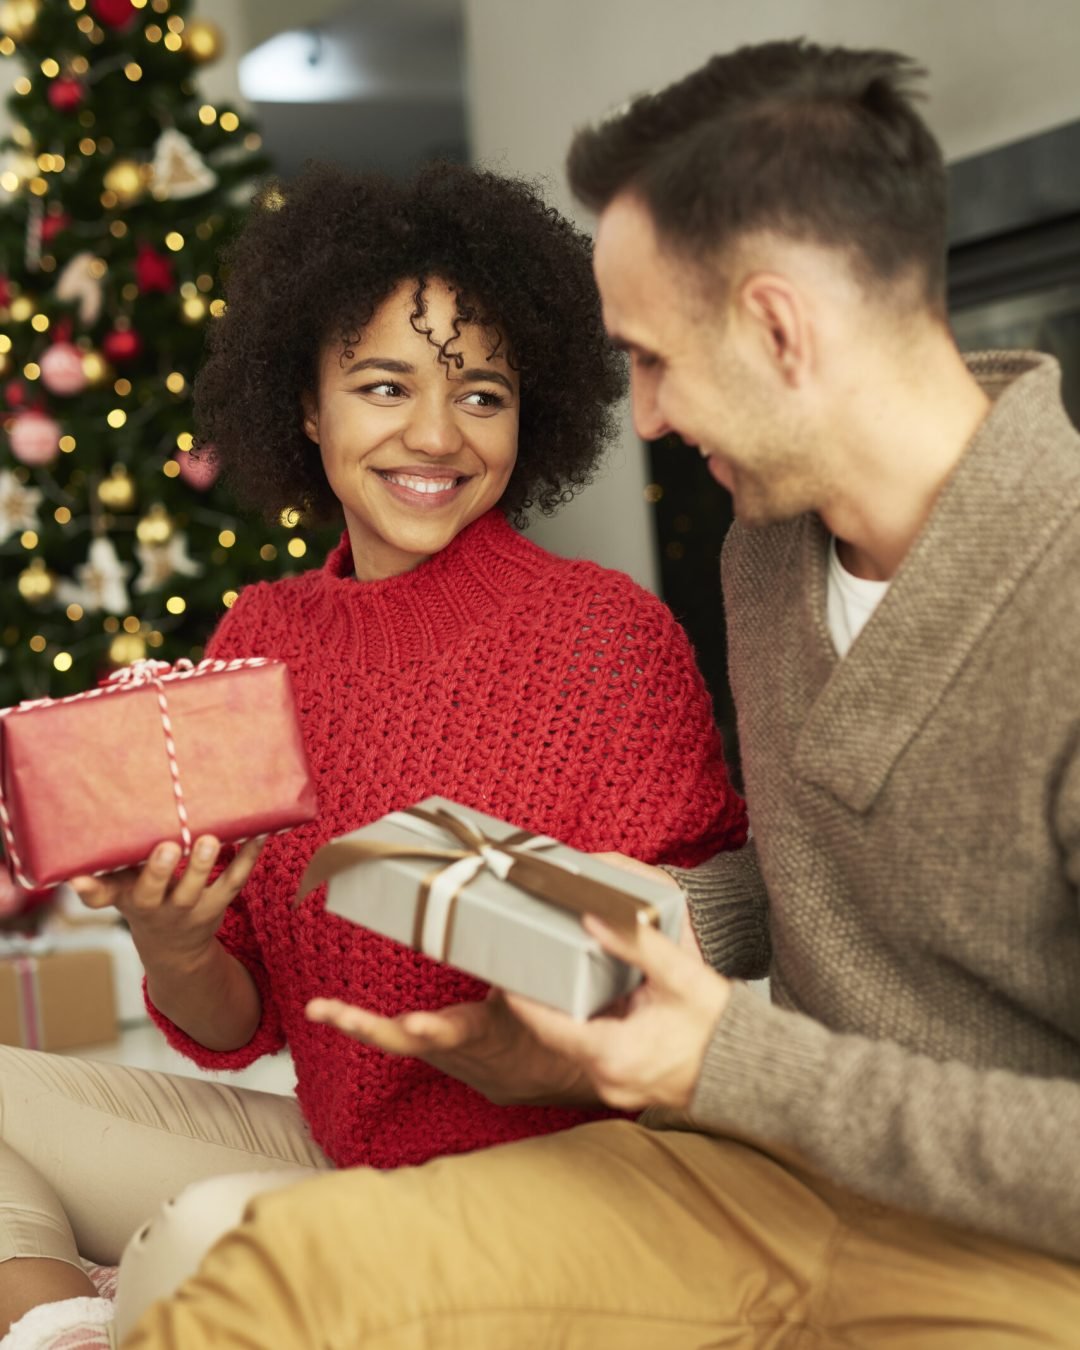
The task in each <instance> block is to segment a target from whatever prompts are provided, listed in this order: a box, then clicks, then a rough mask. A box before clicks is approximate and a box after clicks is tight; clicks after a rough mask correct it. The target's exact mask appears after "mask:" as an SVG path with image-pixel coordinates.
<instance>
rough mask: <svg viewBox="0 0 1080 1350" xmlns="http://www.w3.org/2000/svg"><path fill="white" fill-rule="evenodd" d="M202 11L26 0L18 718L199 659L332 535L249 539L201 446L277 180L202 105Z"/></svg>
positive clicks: (11, 466) (7, 676) (10, 391)
mask: <svg viewBox="0 0 1080 1350" xmlns="http://www.w3.org/2000/svg"><path fill="white" fill-rule="evenodd" d="M189 10H190V3H189V0H8V2H7V3H3V4H0V33H2V36H0V54H2V55H3V56H5V57H8V58H10V59H13V60H18V61H20V62H21V63H22V73H21V74H20V75H19V78H18V79H17V80H16V82H15V86H14V93H13V94H12V95H11V98H10V100H9V105H8V106H9V108H10V111H11V116H12V122H13V130H12V135H11V137H10V138H9V139H8V141H6V142H5V144H4V147H3V148H4V150H5V152H6V159H5V163H4V171H3V172H2V173H0V389H2V391H3V401H2V403H0V414H2V416H3V428H4V431H5V433H6V434H5V435H4V436H3V437H2V438H0V706H6V705H9V704H12V703H15V702H17V701H19V700H20V699H25V698H37V697H42V696H45V695H51V696H54V697H55V696H59V695H63V694H67V693H72V692H76V691H78V690H81V689H86V688H90V687H92V686H93V685H94V684H95V683H96V682H97V681H98V680H99V679H100V678H102V676H103V675H106V674H108V673H109V672H110V671H112V670H114V669H116V668H117V667H118V666H122V665H125V664H127V663H129V662H131V661H133V660H137V659H139V658H142V657H146V656H149V657H154V658H157V659H161V660H167V661H174V660H176V659H177V658H180V657H187V658H192V659H198V658H199V657H200V656H201V655H202V649H203V644H204V642H205V640H206V637H207V635H208V633H209V632H210V630H211V629H212V627H213V625H214V622H215V621H216V619H217V617H218V616H219V615H220V614H221V612H222V611H223V609H224V607H226V606H228V605H230V604H231V603H232V601H233V600H234V599H235V596H236V592H237V590H238V589H239V588H240V587H241V586H242V585H243V584H245V583H246V582H248V581H251V580H255V579H258V578H267V579H269V578H271V577H274V576H277V575H281V574H283V573H286V572H288V571H295V570H300V569H302V568H303V567H305V566H310V565H311V564H312V562H313V561H316V560H317V550H319V549H323V548H324V547H325V544H326V542H327V540H326V535H325V534H323V535H322V537H321V538H320V537H316V536H314V535H313V534H311V533H309V532H306V531H305V530H304V529H303V528H302V526H303V522H302V521H301V519H300V517H299V513H297V512H285V513H283V515H282V518H281V520H279V521H276V522H273V523H271V524H264V523H256V522H252V521H249V520H245V519H243V518H242V517H240V516H239V515H238V513H237V511H236V508H235V507H234V505H233V503H232V501H231V499H230V498H229V497H228V496H227V495H226V494H225V493H224V490H223V488H222V486H221V485H220V484H219V483H217V482H216V481H215V480H216V477H217V466H216V464H215V462H214V457H213V450H212V447H197V446H195V444H194V440H193V426H192V410H191V385H192V380H193V378H194V375H195V372H196V370H197V368H198V365H199V362H200V359H201V356H202V351H203V342H204V337H205V329H206V325H207V324H212V323H213V322H214V320H215V316H217V315H219V314H220V313H221V312H222V311H223V309H224V303H225V302H224V300H223V299H222V295H221V285H220V276H219V271H218V266H217V255H218V252H219V250H220V248H221V245H222V243H223V242H224V241H225V240H226V239H227V238H228V237H229V234H230V231H231V229H232V228H233V227H234V226H235V224H236V222H237V220H238V219H239V217H240V216H241V215H242V213H243V211H244V209H245V206H246V204H247V202H248V201H249V200H250V197H251V194H252V191H253V189H254V186H255V179H256V177H257V176H258V175H259V174H260V173H262V172H264V171H265V170H266V168H267V163H266V160H265V158H263V157H262V156H261V154H260V139H259V136H258V134H257V132H256V131H255V130H254V129H253V128H252V126H251V125H250V124H249V123H248V122H246V121H245V119H244V118H243V117H242V116H241V115H240V114H239V113H237V112H236V111H234V110H233V109H232V108H228V107H212V106H210V105H209V104H207V103H205V102H203V101H202V100H201V99H200V97H199V94H198V91H197V87H196V81H195V76H196V74H197V70H198V67H199V66H200V65H201V64H202V63H204V62H206V61H208V60H212V59H214V57H215V56H217V55H218V54H219V52H220V48H221V36H220V33H219V31H218V30H217V28H216V27H215V26H214V25H213V24H210V23H207V22H203V21H199V20H195V19H192V18H190V17H189Z"/></svg>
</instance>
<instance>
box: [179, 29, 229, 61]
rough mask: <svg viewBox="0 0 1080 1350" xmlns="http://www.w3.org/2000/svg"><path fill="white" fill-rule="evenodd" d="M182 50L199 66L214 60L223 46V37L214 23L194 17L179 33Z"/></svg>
mask: <svg viewBox="0 0 1080 1350" xmlns="http://www.w3.org/2000/svg"><path fill="white" fill-rule="evenodd" d="M181 38H182V41H183V50H184V51H186V52H187V54H188V56H190V57H191V59H192V60H193V61H194V62H195V63H196V64H197V65H200V66H205V65H206V64H207V62H209V61H216V60H217V59H218V57H219V56H220V55H221V53H222V51H223V50H224V48H225V39H224V37H223V36H222V33H221V29H220V28H219V27H218V26H217V24H216V23H210V22H209V21H208V20H207V19H194V20H192V22H191V23H189V24H188V25H187V26H186V27H185V29H184V31H183V33H182V34H181Z"/></svg>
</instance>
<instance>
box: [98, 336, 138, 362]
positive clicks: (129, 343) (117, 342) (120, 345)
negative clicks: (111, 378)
mask: <svg viewBox="0 0 1080 1350" xmlns="http://www.w3.org/2000/svg"><path fill="white" fill-rule="evenodd" d="M142 348H143V344H142V338H141V337H140V336H139V335H138V333H136V331H135V330H134V328H114V329H113V330H112V332H111V333H106V334H105V336H104V337H103V338H102V340H101V350H102V351H103V352H104V354H105V357H106V360H109V361H111V362H112V363H113V365H114V366H122V365H124V364H125V362H127V361H134V360H135V358H136V357H137V356H138V355H139V353H140V352H141V351H142Z"/></svg>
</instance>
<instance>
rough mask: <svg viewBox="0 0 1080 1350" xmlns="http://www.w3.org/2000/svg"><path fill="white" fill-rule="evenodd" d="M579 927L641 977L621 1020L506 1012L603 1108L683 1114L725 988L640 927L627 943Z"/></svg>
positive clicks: (696, 959) (591, 926)
mask: <svg viewBox="0 0 1080 1350" xmlns="http://www.w3.org/2000/svg"><path fill="white" fill-rule="evenodd" d="M585 927H586V929H587V930H588V931H589V932H590V933H591V934H592V935H593V937H595V938H596V940H597V941H598V942H599V943H600V945H601V946H602V947H603V948H604V950H605V951H608V952H610V953H611V954H612V955H613V956H617V957H619V958H620V960H623V961H626V962H627V963H628V964H629V965H632V966H637V967H638V968H639V969H640V970H641V971H643V972H644V975H645V982H644V983H643V984H642V985H640V986H639V987H638V988H637V989H636V990H635V991H634V993H633V994H632V995H631V996H630V999H629V1001H628V1003H627V1005H626V1009H625V1011H624V1012H623V1013H621V1015H618V1016H611V1015H608V1016H604V1015H601V1016H599V1017H594V1018H592V1019H591V1020H590V1021H588V1022H575V1021H574V1020H573V1018H571V1017H568V1016H567V1015H566V1014H565V1013H562V1012H557V1011H556V1010H555V1009H553V1008H548V1007H545V1006H544V1005H543V1004H541V1003H536V1002H534V1001H533V1000H532V999H527V998H522V997H520V996H519V995H514V994H508V995H506V1001H507V1004H508V1005H509V1007H510V1009H511V1011H512V1012H513V1013H514V1014H515V1015H516V1016H517V1017H518V1018H519V1019H520V1021H521V1022H522V1023H523V1024H524V1025H525V1026H526V1027H528V1028H529V1030H530V1031H531V1032H532V1033H533V1035H534V1036H535V1038H536V1040H537V1041H538V1042H539V1043H540V1044H541V1045H544V1046H546V1047H547V1048H548V1049H549V1050H550V1051H551V1052H552V1053H554V1054H557V1055H560V1056H562V1057H563V1058H564V1059H565V1060H566V1061H568V1062H570V1063H573V1064H575V1065H577V1066H578V1068H579V1069H580V1070H581V1072H582V1073H583V1074H584V1076H585V1078H586V1079H587V1080H588V1082H589V1083H591V1084H592V1086H593V1088H594V1090H595V1092H596V1095H597V1096H598V1097H599V1098H600V1099H601V1101H604V1102H606V1103H607V1104H608V1105H609V1106H614V1107H617V1108H618V1109H620V1110H623V1111H639V1110H643V1109H644V1108H645V1107H646V1106H666V1107H672V1108H674V1109H676V1110H680V1111H682V1110H685V1109H686V1108H687V1107H688V1106H689V1105H690V1102H691V1099H692V1098H693V1095H694V1088H695V1086H696V1084H697V1080H698V1075H699V1074H700V1072H701V1065H702V1063H703V1061H704V1058H705V1052H706V1050H707V1048H708V1045H709V1041H710V1039H711V1037H712V1034H713V1030H714V1028H715V1026H716V1023H717V1022H718V1021H719V1019H720V1018H721V1017H722V1015H723V1013H724V1009H725V1008H726V1007H727V1004H728V999H729V998H730V997H731V984H730V982H729V981H728V980H726V979H724V978H723V976H721V975H718V974H717V973H716V971H715V970H713V969H712V968H711V967H710V966H707V965H705V963H704V962H703V961H702V960H701V957H700V954H698V955H693V954H692V953H690V952H689V951H687V950H685V949H684V948H683V947H682V946H681V945H679V944H676V943H674V942H672V941H671V939H670V938H667V937H665V936H664V935H663V934H662V933H658V932H657V931H656V929H655V928H652V927H650V926H649V925H647V924H641V925H640V926H639V927H638V929H637V930H636V932H635V933H634V934H633V936H632V937H630V938H626V937H623V936H622V935H621V934H617V933H615V932H613V931H612V930H611V929H610V928H608V927H607V926H606V925H605V924H602V923H600V921H599V920H598V919H594V918H593V917H592V916H589V917H588V918H587V919H586V920H585Z"/></svg>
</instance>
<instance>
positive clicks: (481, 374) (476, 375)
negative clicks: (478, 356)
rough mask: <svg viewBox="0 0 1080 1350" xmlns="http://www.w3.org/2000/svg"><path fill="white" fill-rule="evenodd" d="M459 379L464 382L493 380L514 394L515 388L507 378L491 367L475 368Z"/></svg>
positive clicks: (465, 372)
mask: <svg viewBox="0 0 1080 1350" xmlns="http://www.w3.org/2000/svg"><path fill="white" fill-rule="evenodd" d="M459 378H460V379H462V380H491V381H493V382H494V383H495V384H501V385H504V386H505V387H506V388H507V389H509V391H510V392H511V394H512V393H513V392H514V386H513V385H512V384H511V383H510V381H509V380H508V379H507V378H506V376H505V375H500V374H499V372H498V371H497V370H492V369H491V368H490V367H489V366H474V367H473V368H472V370H463V371H462V372H461V375H460V376H459Z"/></svg>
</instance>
